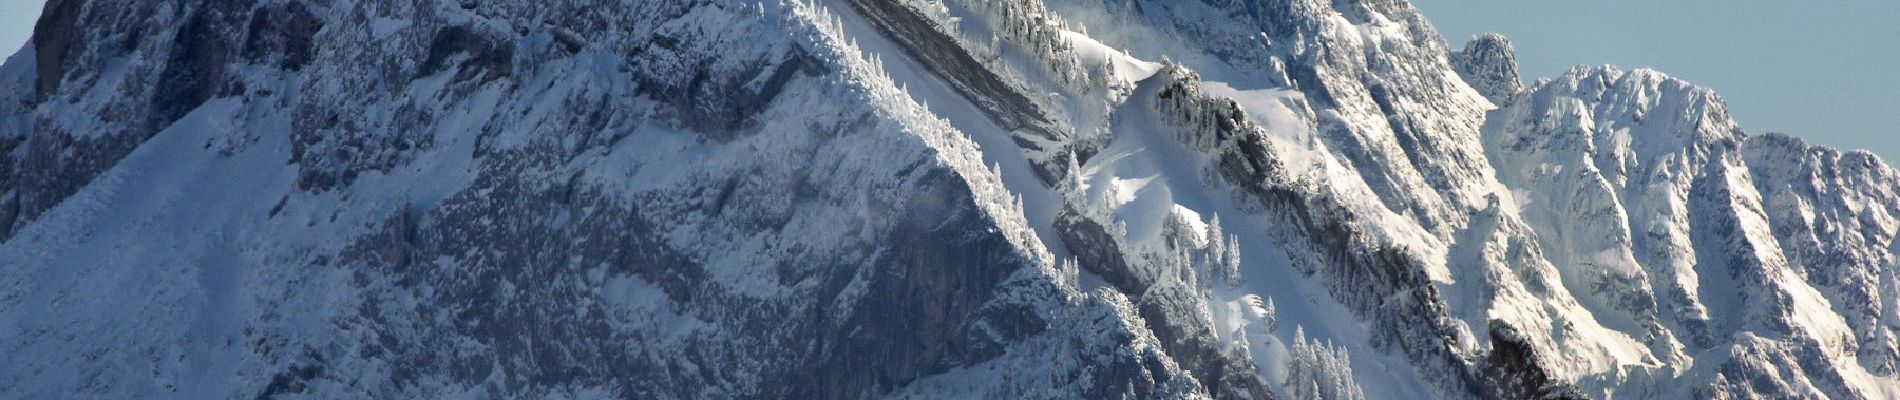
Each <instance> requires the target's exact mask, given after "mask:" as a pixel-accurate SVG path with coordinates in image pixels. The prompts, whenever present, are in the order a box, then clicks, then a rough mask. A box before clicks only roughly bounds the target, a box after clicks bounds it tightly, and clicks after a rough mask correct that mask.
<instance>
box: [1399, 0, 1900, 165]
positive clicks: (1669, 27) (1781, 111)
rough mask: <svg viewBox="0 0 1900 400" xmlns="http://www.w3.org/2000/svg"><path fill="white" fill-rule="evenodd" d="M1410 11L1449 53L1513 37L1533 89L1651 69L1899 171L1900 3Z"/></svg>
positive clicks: (1430, 6) (1753, 0) (1515, 0)
mask: <svg viewBox="0 0 1900 400" xmlns="http://www.w3.org/2000/svg"><path fill="white" fill-rule="evenodd" d="M1412 3H1413V4H1414V5H1416V6H1418V8H1419V9H1421V10H1423V11H1424V13H1425V17H1426V18H1428V19H1431V21H1432V25H1433V26H1435V27H1437V28H1438V31H1439V33H1442V34H1444V35H1445V37H1446V39H1447V41H1448V42H1450V43H1451V45H1452V47H1453V48H1458V47H1462V46H1463V45H1464V41H1465V39H1466V38H1469V37H1471V35H1474V34H1478V33H1483V32H1497V33H1502V34H1504V35H1505V36H1506V37H1509V38H1511V42H1512V44H1513V45H1514V47H1516V48H1517V57H1518V64H1520V65H1521V66H1522V68H1521V69H1522V71H1523V74H1524V80H1526V81H1535V80H1536V79H1538V78H1544V77H1552V76H1556V75H1558V74H1560V73H1562V72H1563V71H1564V70H1567V69H1569V68H1570V67H1571V66H1573V65H1578V64H1613V65H1616V66H1618V67H1622V68H1624V69H1630V68H1634V67H1649V68H1653V69H1656V70H1659V71H1662V72H1664V73H1667V74H1669V75H1670V76H1674V77H1678V78H1682V79H1686V80H1688V81H1690V82H1694V83H1696V84H1699V85H1702V86H1707V87H1710V88H1714V89H1715V91H1716V92H1717V93H1719V94H1721V96H1722V99H1723V100H1725V101H1727V102H1728V105H1729V112H1730V113H1731V114H1733V115H1734V117H1735V119H1736V120H1738V121H1739V122H1741V124H1742V128H1743V129H1745V130H1747V131H1748V132H1750V133H1754V134H1760V133H1766V132H1784V133H1788V134H1791V135H1795V136H1799V137H1803V138H1806V139H1807V140H1808V142H1810V143H1816V144H1824V145H1829V146H1834V147H1840V148H1857V149H1867V150H1873V151H1874V152H1875V153H1878V154H1880V155H1881V157H1882V158H1884V159H1886V160H1887V161H1888V162H1889V163H1890V164H1891V163H1895V162H1900V1H1894V0H1804V1H1797V0H1723V1H1714V0H1646V1H1630V0H1577V1H1553V0H1412ZM1526 83H1529V82H1526Z"/></svg>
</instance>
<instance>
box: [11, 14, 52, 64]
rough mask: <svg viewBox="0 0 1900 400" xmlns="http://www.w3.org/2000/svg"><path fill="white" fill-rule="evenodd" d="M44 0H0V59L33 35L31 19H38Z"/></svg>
mask: <svg viewBox="0 0 1900 400" xmlns="http://www.w3.org/2000/svg"><path fill="white" fill-rule="evenodd" d="M45 6H46V0H0V60H5V59H6V57H9V56H12V55H13V52H15V51H18V50H20V45H23V44H26V38H27V37H28V36H33V21H37V20H39V19H40V8H41V7H45Z"/></svg>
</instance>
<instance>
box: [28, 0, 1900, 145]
mask: <svg viewBox="0 0 1900 400" xmlns="http://www.w3.org/2000/svg"><path fill="white" fill-rule="evenodd" d="M42 2H43V0H0V52H4V53H5V54H8V55H10V54H12V53H13V51H14V50H16V49H19V47H20V45H21V43H24V42H25V41H26V38H27V37H28V36H29V35H31V34H32V31H33V21H34V20H35V19H37V18H38V16H39V12H40V8H41V7H42ZM1413 4H1416V5H1417V6H1418V7H1419V8H1420V9H1423V10H1424V12H1425V15H1426V17H1427V18H1430V19H1431V20H1432V23H1433V25H1435V26H1437V27H1438V30H1439V32H1441V33H1443V34H1444V35H1445V36H1446V39H1447V40H1448V41H1449V42H1451V44H1452V46H1453V47H1454V48H1456V47H1458V46H1461V45H1462V44H1463V43H1464V40H1465V38H1467V37H1470V36H1471V35H1474V34H1478V33H1483V32H1498V33H1503V34H1504V35H1505V36H1508V37H1510V38H1511V40H1512V42H1513V43H1514V44H1515V45H1516V47H1517V55H1518V63H1519V64H1521V65H1522V66H1523V72H1524V77H1525V80H1529V81H1534V80H1536V79H1537V78H1540V77H1550V76H1555V75H1557V74H1559V73H1562V72H1563V71H1564V70H1566V69H1568V68H1570V67H1571V66H1573V65H1579V64H1614V65H1617V66H1619V67H1623V68H1626V69H1628V68H1634V67H1650V68H1655V69H1657V70H1661V71H1663V72H1665V73H1668V74H1670V75H1672V76H1676V77H1680V78H1683V79H1687V80H1689V81H1691V82H1695V83H1697V84H1700V85H1703V86H1708V87H1711V88H1714V89H1715V90H1716V92H1718V93H1721V94H1722V97H1723V99H1725V100H1727V101H1728V104H1729V111H1731V112H1732V113H1733V114H1734V115H1735V118H1736V119H1737V120H1740V121H1741V123H1742V126H1743V127H1744V128H1746V129H1747V130H1748V131H1749V132H1754V133H1764V132H1770V131H1777V132H1786V133H1789V134H1793V135H1796V136H1801V137H1804V138H1807V139H1808V140H1809V141H1810V142H1813V143H1818V144H1825V145H1830V146H1835V147H1842V148H1858V149H1868V150H1873V151H1874V152H1876V153H1879V154H1881V156H1882V157H1883V158H1885V159H1887V160H1889V162H1900V1H1895V0H1805V1H1800V0H1724V1H1715V0H1656V1H1632V0H1581V1H1556V0H1413Z"/></svg>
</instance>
